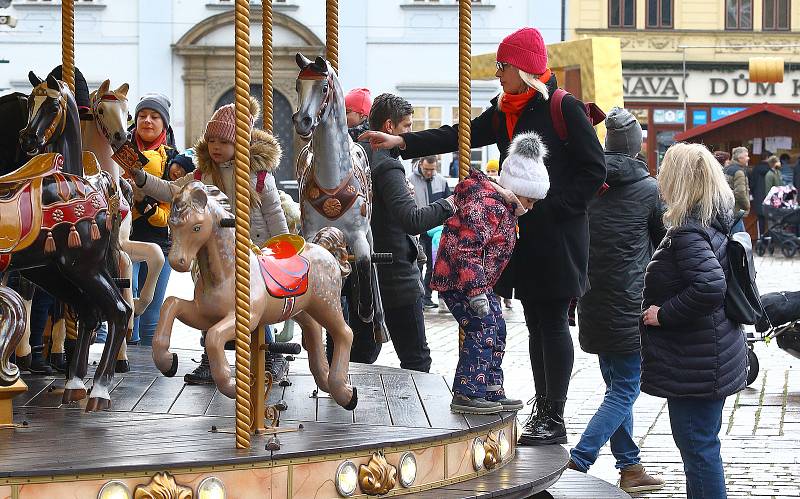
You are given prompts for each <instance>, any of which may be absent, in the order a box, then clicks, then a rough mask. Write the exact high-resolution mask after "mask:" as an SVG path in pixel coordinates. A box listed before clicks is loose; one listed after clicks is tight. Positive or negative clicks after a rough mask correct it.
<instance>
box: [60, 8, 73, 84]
mask: <svg viewBox="0 0 800 499" xmlns="http://www.w3.org/2000/svg"><path fill="white" fill-rule="evenodd" d="M61 77H62V78H63V81H64V83H66V84H67V86H68V87H69V89H70V90H71V91H72V93H73V94H74V93H75V0H62V2H61Z"/></svg>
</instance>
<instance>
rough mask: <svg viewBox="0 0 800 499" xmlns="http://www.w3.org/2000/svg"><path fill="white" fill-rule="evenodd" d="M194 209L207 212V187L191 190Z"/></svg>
mask: <svg viewBox="0 0 800 499" xmlns="http://www.w3.org/2000/svg"><path fill="white" fill-rule="evenodd" d="M190 196H191V199H192V208H195V209H197V210H200V211H202V210H205V209H206V205H207V204H208V194H206V189H205V187H200V186H197V187H195V188H193V189H192V190H191V193H190Z"/></svg>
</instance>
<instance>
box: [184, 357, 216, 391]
mask: <svg viewBox="0 0 800 499" xmlns="http://www.w3.org/2000/svg"><path fill="white" fill-rule="evenodd" d="M183 382H184V383H186V384H187V385H211V384H214V378H212V377H211V364H209V363H208V355H206V353H205V352H203V356H202V357H200V365H199V366H197V368H195V370H194V371H192V372H190V373H186V374H184V375H183Z"/></svg>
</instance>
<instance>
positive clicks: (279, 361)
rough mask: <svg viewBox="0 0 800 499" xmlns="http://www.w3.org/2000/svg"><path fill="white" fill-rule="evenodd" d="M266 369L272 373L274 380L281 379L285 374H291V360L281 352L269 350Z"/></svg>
mask: <svg viewBox="0 0 800 499" xmlns="http://www.w3.org/2000/svg"><path fill="white" fill-rule="evenodd" d="M265 355H266V359H265V360H266V364H265V366H266V371H267V372H269V373H271V374H272V379H273V380H274V381H280V380H282V379H283V377H284V376H286V375H287V374H289V362H288V361H287V360H286V358H284V356H283V355H281V354H279V353H271V352H267V353H266V354H265Z"/></svg>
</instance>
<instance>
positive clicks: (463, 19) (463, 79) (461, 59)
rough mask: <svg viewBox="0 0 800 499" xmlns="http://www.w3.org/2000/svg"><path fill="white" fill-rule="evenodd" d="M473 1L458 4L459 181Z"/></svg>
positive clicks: (466, 145)
mask: <svg viewBox="0 0 800 499" xmlns="http://www.w3.org/2000/svg"><path fill="white" fill-rule="evenodd" d="M471 45H472V0H459V3H458V180H459V181H461V180H464V178H466V177H467V176H468V175H469V167H470V164H471V159H470V152H471V147H470V136H471V131H472V99H471V92H470V90H471V85H472V55H471ZM464 335H465V333H464V328H462V327H459V328H458V345H459V347H461V346H462V345H463V344H464Z"/></svg>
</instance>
